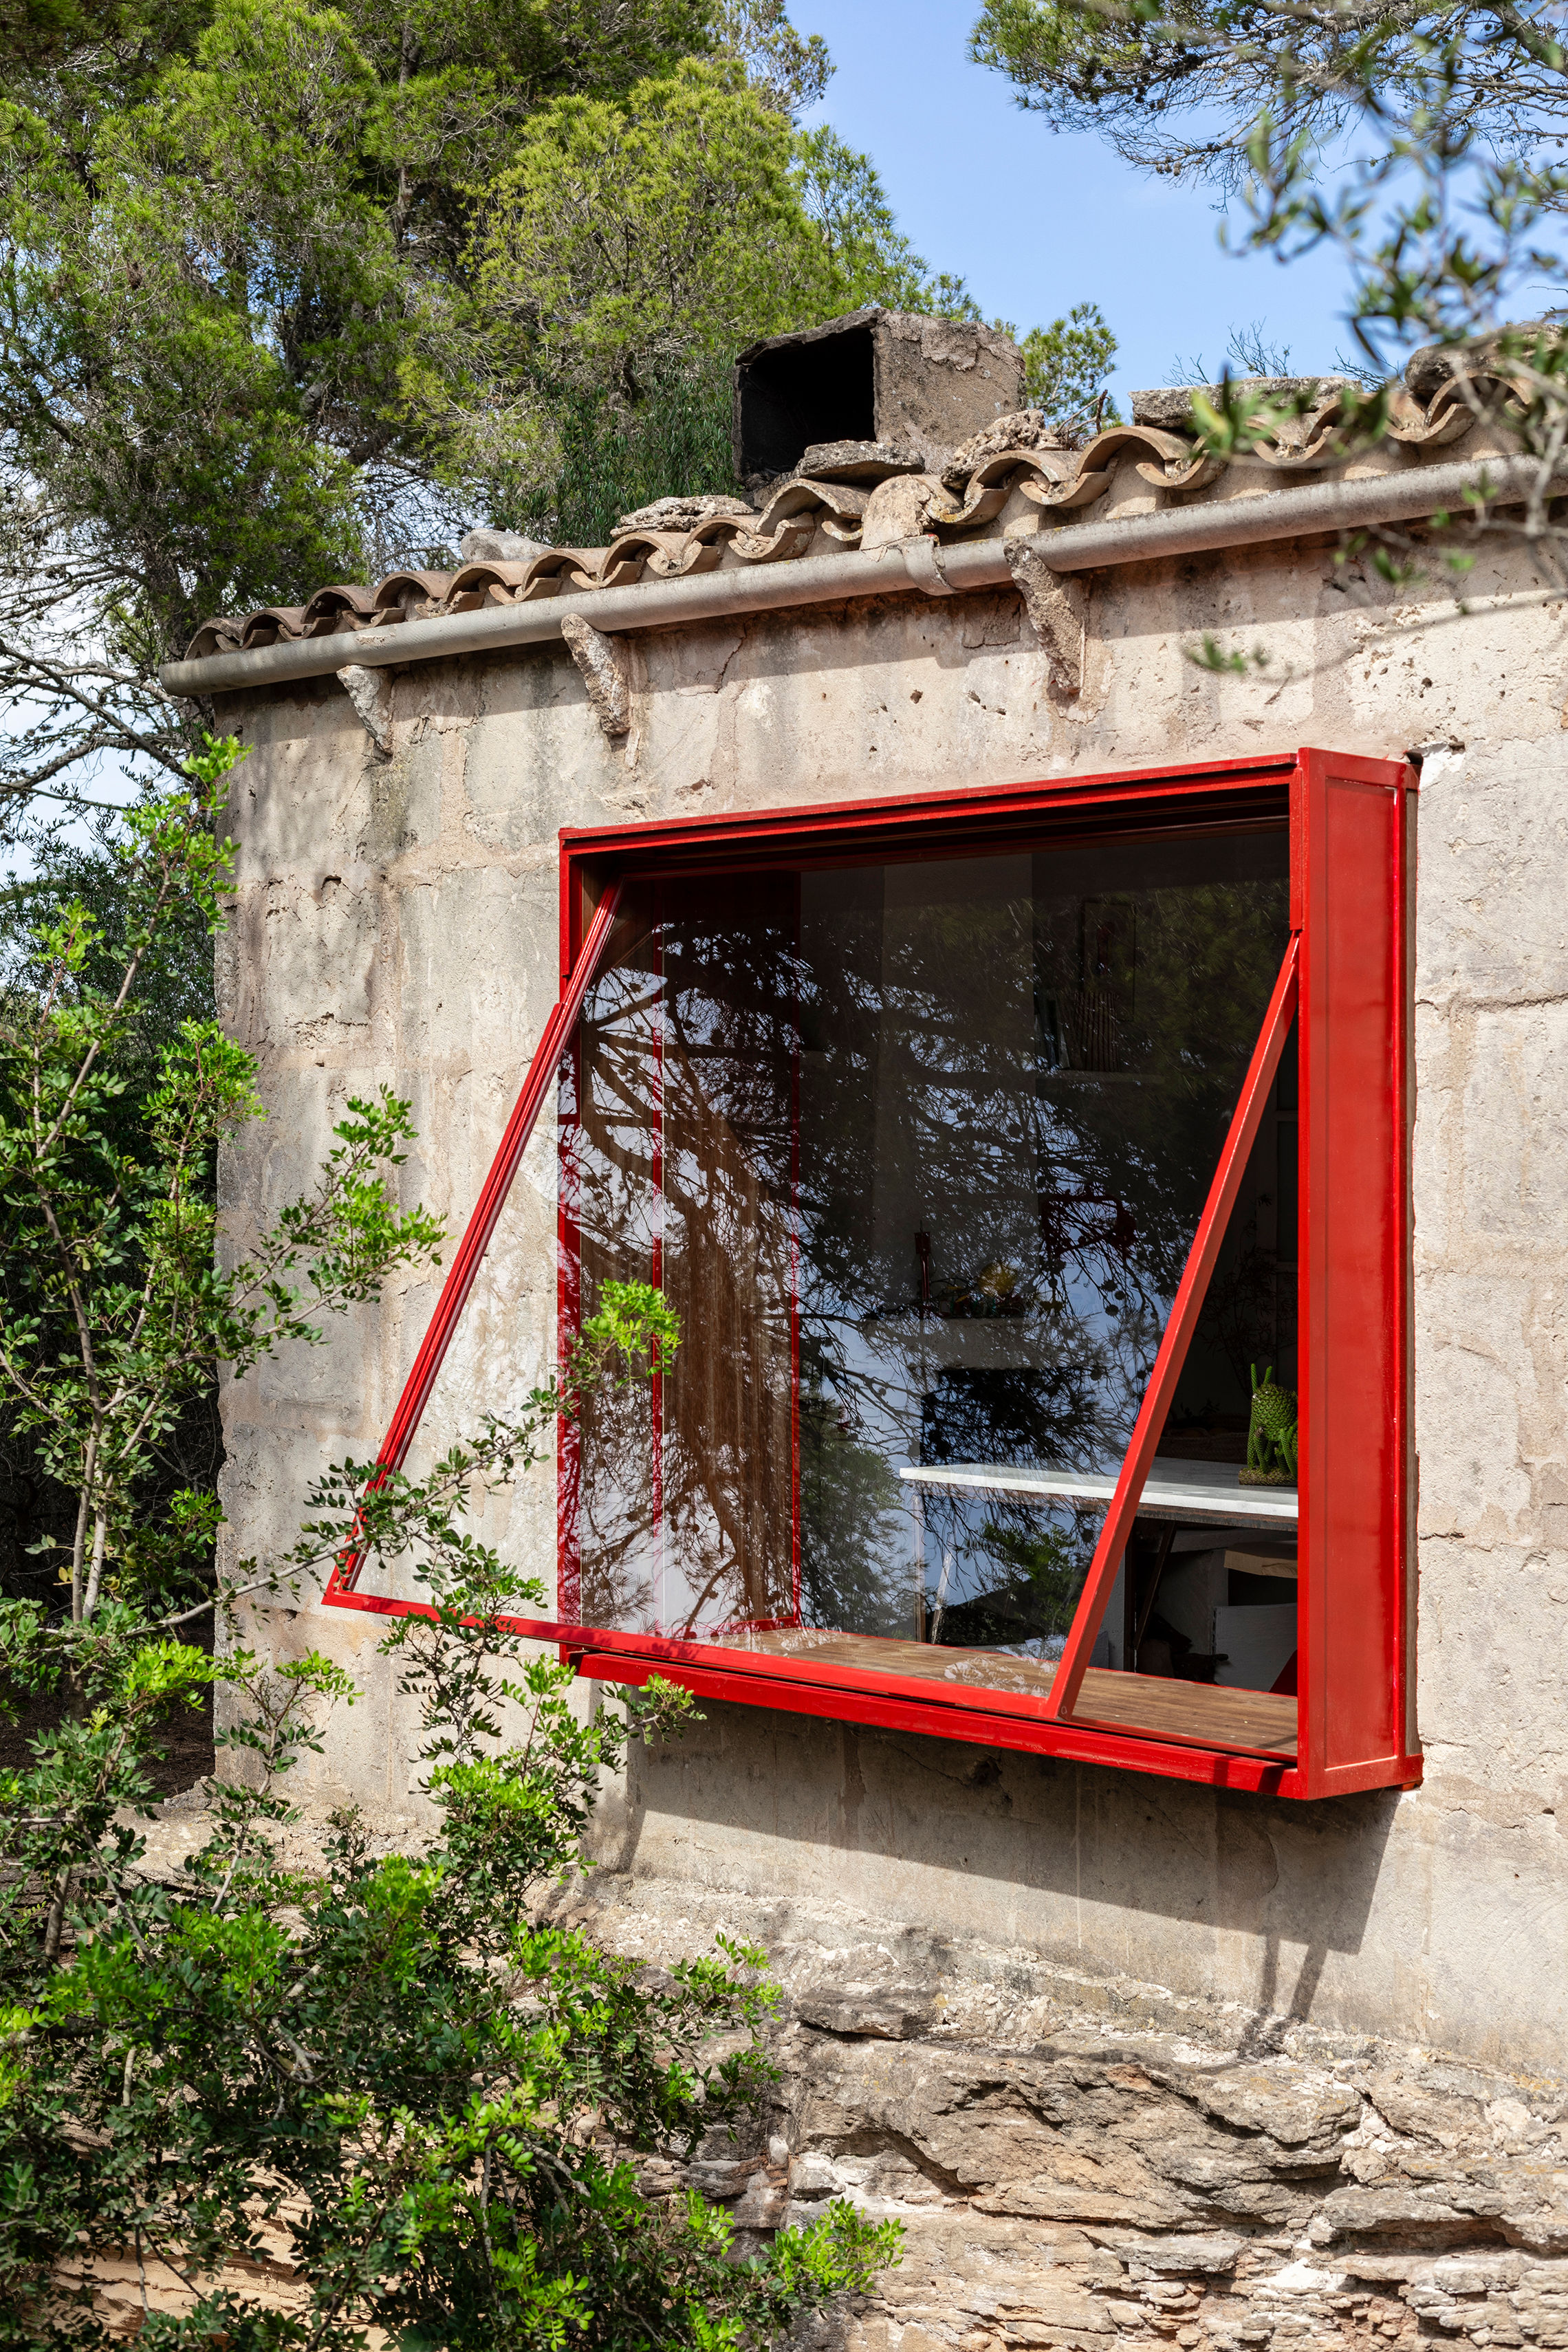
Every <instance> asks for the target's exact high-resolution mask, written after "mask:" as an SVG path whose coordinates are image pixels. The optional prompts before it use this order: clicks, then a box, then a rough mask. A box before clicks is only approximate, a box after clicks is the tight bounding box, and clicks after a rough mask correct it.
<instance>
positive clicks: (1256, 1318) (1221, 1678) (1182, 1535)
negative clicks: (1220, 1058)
mask: <svg viewBox="0 0 1568 2352" xmlns="http://www.w3.org/2000/svg"><path fill="white" fill-rule="evenodd" d="M1296 1069H1297V1060H1296V1034H1295V1031H1294V1029H1292V1031H1291V1033H1290V1035H1289V1038H1288V1039H1287V1041H1286V1045H1285V1049H1284V1053H1283V1055H1282V1056H1281V1059H1280V1064H1279V1071H1278V1073H1277V1076H1276V1077H1275V1080H1274V1083H1273V1085H1272V1087H1271V1088H1270V1090H1269V1094H1268V1102H1267V1105H1266V1107H1265V1109H1264V1112H1263V1117H1262V1121H1261V1124H1260V1126H1259V1129H1258V1135H1257V1138H1256V1140H1255V1142H1254V1144H1253V1147H1252V1150H1251V1152H1250V1153H1249V1155H1248V1158H1247V1167H1246V1170H1245V1171H1244V1174H1243V1177H1242V1181H1241V1185H1240V1189H1239V1191H1238V1192H1237V1200H1236V1204H1235V1206H1234V1208H1233V1210H1232V1212H1231V1215H1230V1219H1229V1222H1228V1223H1227V1226H1226V1234H1225V1238H1224V1241H1223V1243H1222V1244H1221V1247H1220V1251H1219V1255H1218V1258H1217V1260H1216V1263H1215V1268H1214V1272H1213V1274H1212V1276H1210V1279H1209V1284H1208V1288H1207V1291H1206V1293H1205V1298H1204V1302H1203V1307H1202V1311H1201V1313H1200V1315H1199V1317H1198V1319H1197V1324H1196V1328H1195V1329H1194V1334H1193V1339H1192V1342H1191V1345H1190V1347H1189V1349H1188V1350H1187V1354H1186V1357H1185V1360H1184V1363H1183V1366H1182V1370H1181V1375H1180V1378H1179V1381H1178V1382H1177V1387H1176V1393H1175V1396H1174V1399H1173V1403H1172V1406H1171V1409H1170V1412H1168V1413H1167V1415H1166V1418H1165V1423H1164V1426H1163V1430H1162V1432H1161V1433H1160V1436H1159V1439H1158V1441H1157V1446H1156V1453H1155V1461H1154V1468H1153V1471H1152V1475H1151V1476H1150V1479H1149V1481H1148V1484H1147V1485H1146V1486H1145V1488H1144V1490H1143V1495H1142V1502H1141V1508H1140V1512H1139V1516H1138V1518H1137V1520H1136V1522H1135V1525H1134V1528H1133V1534H1132V1539H1131V1543H1130V1544H1129V1546H1128V1549H1127V1555H1126V1559H1125V1561H1124V1565H1123V1572H1122V1574H1121V1579H1120V1581H1119V1585H1118V1588H1117V1591H1115V1592H1114V1593H1113V1595H1112V1598H1111V1604H1110V1608H1109V1610H1108V1612H1107V1614H1106V1618H1105V1621H1104V1640H1103V1644H1102V1658H1103V1663H1104V1664H1107V1665H1109V1666H1110V1667H1112V1668H1118V1669H1121V1686H1120V1687H1112V1677H1111V1676H1110V1675H1106V1674H1103V1673H1101V1674H1100V1675H1096V1676H1094V1677H1091V1678H1088V1679H1087V1680H1086V1686H1085V1690H1084V1693H1083V1696H1082V1697H1081V1698H1080V1700H1079V1704H1078V1706H1077V1707H1076V1708H1075V1709H1074V1717H1075V1720H1078V1721H1092V1720H1096V1719H1100V1720H1107V1721H1113V1722H1117V1723H1121V1724H1126V1725H1136V1726H1139V1727H1142V1728H1146V1729H1156V1730H1166V1731H1170V1732H1174V1733H1176V1734H1177V1735H1178V1736H1182V1737H1193V1736H1196V1735H1195V1733H1194V1730H1193V1728H1192V1727H1193V1726H1194V1725H1197V1726H1199V1727H1203V1728H1204V1729H1205V1731H1206V1732H1207V1733H1208V1734H1210V1735H1211V1736H1213V1737H1214V1738H1215V1739H1216V1740H1217V1741H1218V1742H1219V1744H1222V1745H1237V1746H1247V1747H1254V1748H1256V1747H1262V1748H1270V1749H1275V1750H1279V1751H1281V1752H1289V1751H1291V1750H1292V1749H1293V1747H1294V1742H1295V1734H1296V1722H1295V1704H1294V1702H1295V1692H1296V1647H1297V1622H1296V1534H1297V1485H1296V1475H1295V1471H1296V1449H1295V1404H1296V1398H1295V1390H1296V1279H1297V1234H1296V1199H1297V1188H1296ZM1145 1681H1152V1684H1153V1685H1155V1687H1153V1688H1145V1687H1142V1686H1141V1685H1143V1683H1144V1682H1145ZM1171 1685H1181V1686H1183V1687H1182V1688H1181V1689H1173V1688H1172V1687H1171ZM1205 1689H1206V1690H1209V1691H1213V1692H1215V1693H1216V1694H1217V1693H1235V1694H1237V1696H1236V1697H1235V1698H1228V1697H1227V1698H1224V1699H1216V1700H1215V1703H1213V1704H1212V1705H1209V1706H1201V1705H1198V1704H1196V1694H1197V1693H1198V1692H1199V1691H1202V1690H1205ZM1243 1694H1246V1695H1247V1696H1242V1695H1243Z"/></svg>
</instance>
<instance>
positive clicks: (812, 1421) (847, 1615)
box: [800, 1361, 914, 1638]
mask: <svg viewBox="0 0 1568 2352" xmlns="http://www.w3.org/2000/svg"><path fill="white" fill-rule="evenodd" d="M800 1572H801V1614H802V1618H803V1621H804V1622H805V1623H806V1624H807V1625H820V1626H827V1627H835V1626H852V1627H854V1629H855V1630H856V1631H857V1632H858V1633H881V1634H886V1635H889V1636H904V1637H906V1638H907V1637H908V1635H909V1634H910V1632H911V1631H912V1630H913V1627H912V1619H913V1614H914V1610H913V1602H914V1593H913V1590H912V1587H911V1584H910V1563H909V1528H908V1521H907V1517H906V1513H905V1509H904V1504H903V1498H902V1497H901V1496H900V1493H899V1481H898V1477H897V1475H896V1474H895V1473H894V1471H893V1470H892V1468H891V1467H890V1465H889V1463H888V1461H887V1459H886V1457H885V1456H884V1454H882V1453H881V1452H880V1451H879V1449H878V1448H877V1447H876V1446H875V1445H871V1444H867V1442H866V1439H865V1434H864V1432H863V1431H862V1430H861V1429H859V1428H858V1427H857V1425H856V1423H854V1421H853V1420H852V1419H851V1417H850V1413H849V1411H848V1409H847V1407H846V1405H845V1404H844V1403H843V1402H841V1401H840V1400H839V1398H838V1397H837V1395H836V1394H835V1393H834V1391H833V1390H832V1389H831V1388H830V1387H828V1386H825V1385H824V1382H823V1379H822V1370H821V1364H820V1361H818V1362H817V1363H816V1365H812V1364H811V1363H810V1362H809V1361H803V1364H802V1373H801V1399H800Z"/></svg>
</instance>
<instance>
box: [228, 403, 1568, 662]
mask: <svg viewBox="0 0 1568 2352" xmlns="http://www.w3.org/2000/svg"><path fill="white" fill-rule="evenodd" d="M1481 381H1482V380H1481V379H1479V378H1473V379H1470V380H1469V388H1468V390H1467V384H1466V383H1465V382H1463V381H1461V380H1460V379H1459V378H1458V377H1456V376H1449V377H1447V378H1446V379H1444V380H1443V381H1442V382H1440V383H1438V384H1437V386H1436V391H1435V392H1434V393H1433V395H1432V397H1431V398H1430V399H1429V400H1427V401H1425V402H1423V401H1421V400H1419V399H1417V398H1416V396H1415V394H1414V393H1412V392H1411V391H1410V390H1408V389H1407V388H1406V387H1404V386H1401V387H1400V388H1399V389H1398V390H1397V391H1396V392H1395V393H1394V396H1393V402H1392V408H1391V414H1390V421H1389V425H1388V428H1387V436H1386V437H1387V440H1388V441H1389V442H1390V443H1392V444H1393V445H1394V449H1393V450H1391V452H1390V454H1391V455H1394V454H1395V452H1398V451H1403V450H1405V449H1410V450H1415V449H1426V448H1436V447H1437V446H1442V445H1445V444H1447V443H1448V442H1451V441H1456V440H1458V439H1459V438H1460V437H1461V436H1463V435H1464V434H1465V433H1467V432H1468V431H1469V430H1470V429H1471V427H1472V425H1474V424H1475V422H1476V415H1475V410H1474V408H1473V407H1472V406H1471V405H1470V401H1471V399H1472V398H1473V397H1474V394H1475V391H1476V390H1478V389H1480V388H1481ZM1485 383H1486V384H1488V385H1489V386H1490V387H1491V389H1492V392H1493V394H1494V397H1495V395H1496V394H1497V393H1499V392H1500V393H1501V394H1503V396H1504V397H1505V398H1506V397H1510V396H1511V397H1520V396H1522V393H1521V388H1520V387H1517V386H1514V385H1513V384H1512V383H1511V381H1510V379H1509V378H1508V377H1507V376H1505V375H1502V374H1498V375H1496V376H1489V377H1488V378H1486V379H1485ZM1309 384H1310V387H1311V388H1312V391H1313V393H1314V394H1315V396H1314V397H1312V399H1311V402H1310V405H1309V407H1308V408H1307V410H1306V412H1305V413H1304V414H1303V415H1300V416H1299V417H1291V418H1289V419H1288V420H1287V421H1286V423H1285V424H1284V425H1282V426H1281V428H1280V430H1279V434H1278V436H1277V438H1276V440H1275V441H1274V443H1273V444H1272V445H1271V446H1268V447H1265V448H1261V449H1258V450H1255V451H1253V452H1252V453H1251V462H1253V463H1261V464H1262V465H1263V466H1265V467H1269V468H1271V469H1273V470H1274V471H1275V472H1277V473H1278V474H1279V475H1280V476H1281V477H1282V478H1289V477H1290V476H1292V475H1295V474H1299V473H1300V472H1302V471H1305V470H1309V469H1310V468H1312V467H1322V466H1325V465H1329V464H1332V463H1335V462H1336V461H1337V460H1338V459H1339V458H1340V457H1342V456H1343V455H1344V454H1346V453H1345V451H1344V448H1343V447H1342V445H1341V444H1339V443H1338V442H1337V441H1336V437H1335V436H1336V435H1337V434H1338V432H1339V430H1340V428H1341V426H1342V424H1343V422H1344V413H1345V404H1346V398H1347V394H1350V393H1351V392H1352V391H1353V390H1354V387H1353V386H1351V385H1349V384H1348V383H1346V382H1345V381H1344V380H1343V379H1329V378H1316V379H1308V380H1304V388H1305V386H1306V385H1309ZM1183 398H1184V395H1183V394H1181V393H1172V394H1135V395H1134V404H1135V410H1136V406H1137V404H1140V403H1142V404H1148V405H1149V406H1150V407H1152V408H1154V409H1155V410H1157V413H1158V414H1159V415H1160V417H1161V419H1162V422H1160V423H1158V424H1156V423H1153V422H1140V421H1135V422H1134V423H1133V424H1131V425H1112V426H1110V428H1109V429H1108V430H1107V431H1105V432H1102V433H1097V434H1096V435H1095V436H1093V438H1092V439H1091V440H1089V442H1088V443H1087V444H1086V445H1085V446H1084V447H1082V448H1080V449H1069V448H1067V447H1064V446H1061V445H1060V441H1059V436H1057V435H1056V434H1055V431H1054V428H1052V427H1051V426H1050V425H1049V423H1048V420H1047V419H1046V418H1045V417H1044V416H1043V415H1042V414H1041V413H1040V412H1039V411H1038V410H1035V409H1026V410H1023V411H1020V412H1019V414H1018V415H1016V416H1008V417H1002V418H999V419H998V421H997V422H996V424H995V425H990V426H987V428H986V430H985V432H984V434H980V435H977V436H975V438H974V440H973V441H972V442H968V443H966V444H965V445H964V446H963V449H962V450H957V451H954V453H953V457H952V459H951V460H950V461H949V462H948V463H947V464H946V465H945V466H944V467H943V468H942V472H941V474H940V475H937V474H926V475H911V474H909V473H908V472H898V473H890V475H889V480H888V481H887V482H885V483H878V484H875V485H872V486H870V487H867V486H865V485H862V484H860V483H848V482H843V481H824V480H820V479H817V478H815V477H813V476H811V475H807V474H796V475H793V476H791V477H790V478H788V479H787V480H784V481H782V482H777V483H775V484H774V485H773V487H772V488H771V489H770V490H769V491H768V492H767V495H766V497H765V499H764V501H763V505H762V506H761V508H760V509H752V508H748V507H747V506H746V505H745V504H744V502H743V501H742V500H741V499H721V498H718V497H714V498H711V499H660V500H658V502H657V503H656V504H655V505H654V506H653V507H649V508H645V509H641V510H640V512H639V513H638V514H637V515H627V516H625V517H623V518H622V527H621V528H620V529H619V530H617V532H616V537H615V538H614V539H613V540H612V541H611V542H610V544H609V546H608V547H552V548H546V549H543V550H542V551H541V552H539V553H538V554H536V555H533V556H531V557H530V558H529V559H528V560H527V561H526V562H506V561H499V560H497V561H491V560H488V559H487V560H485V561H481V562H471V563H466V564H464V565H463V566H462V568H461V569H460V570H459V571H458V572H421V571H406V572H392V573H390V574H389V576H388V577H387V578H386V579H384V580H383V581H381V582H379V583H377V585H376V586H375V587H374V588H369V587H363V586H359V585H355V584H353V583H349V584H346V585H338V586H335V587H331V588H321V589H319V590H318V591H317V593H316V594H315V595H314V596H312V597H311V599H310V603H309V604H305V605H271V606H268V608H267V609H266V610H265V611H262V612H259V613H252V614H248V615H247V616H246V617H245V618H243V619H230V618H218V619H215V620H211V621H207V622H205V623H204V624H203V625H202V627H201V628H200V629H198V630H197V632H196V634H195V637H194V638H193V639H192V641H191V644H190V646H189V649H188V652H187V656H186V658H187V659H188V660H199V659H200V658H201V657H202V656H204V655H207V654H216V653H229V652H233V651H235V650H236V649H237V648H245V649H248V648H249V647H251V646H265V645H273V644H276V643H277V642H278V641H279V639H281V638H288V637H296V636H300V635H311V636H315V635H332V634H335V633H336V632H338V631H340V630H348V629H356V628H361V627H363V626H365V625H368V624H372V623H374V624H376V625H384V624H386V623H387V622H398V621H405V620H414V619H419V620H424V619H427V618H432V617H434V616H435V615H437V614H444V613H451V612H471V611H474V610H476V609H478V608H479V607H482V606H489V605H495V604H532V603H535V602H536V601H538V600H540V599H542V598H546V597H552V596H582V595H589V596H591V595H593V594H594V593H596V592H597V591H599V590H601V589H605V588H622V587H626V586H629V585H630V584H631V583H634V582H636V581H638V580H642V579H645V578H646V579H658V580H668V579H679V578H684V577H687V576H689V574H692V573H695V572H709V571H713V570H716V569H718V568H720V567H721V566H722V567H726V568H733V567H735V566H737V565H748V564H762V563H781V562H793V561H795V559H797V558H799V557H801V556H803V555H805V553H806V551H807V550H808V549H810V548H811V547H812V546H813V544H814V543H816V545H817V547H818V550H819V551H823V552H830V551H832V550H833V549H835V548H845V549H851V548H856V547H858V546H860V545H861V543H862V539H863V537H864V538H866V539H867V540H868V541H869V542H870V543H871V544H878V543H880V540H883V539H885V538H886V536H887V533H888V527H889V525H891V527H892V528H893V529H894V530H898V529H900V528H902V529H905V530H907V529H908V528H909V526H908V525H907V524H902V525H900V524H899V523H897V522H895V521H894V520H893V518H892V517H891V516H890V515H888V514H887V513H886V510H885V509H883V512H884V527H883V530H882V532H881V534H880V536H879V534H878V533H876V532H875V531H873V530H868V509H871V510H872V517H873V519H874V517H875V514H876V512H877V511H878V509H876V507H875V506H874V501H876V500H878V499H879V494H880V493H882V492H884V491H886V492H888V493H889V495H896V497H897V498H898V499H899V501H900V515H902V514H903V513H904V512H905V510H906V507H907V508H908V510H909V511H910V512H918V513H919V514H920V515H921V517H922V520H921V521H920V522H919V523H918V524H917V525H916V528H917V529H919V530H925V531H927V532H929V533H931V534H932V535H934V537H935V538H936V539H937V540H938V541H952V540H954V539H959V538H962V537H963V536H965V535H968V536H974V535H978V534H981V533H983V532H984V530H986V529H987V527H988V526H990V525H992V524H994V522H995V521H996V520H997V518H998V516H1000V515H1001V513H1002V511H1003V509H1004V508H1005V506H1006V505H1007V504H1008V502H1009V501H1010V500H1014V499H1021V500H1022V501H1023V508H1022V509H1021V510H1020V509H1016V513H1017V512H1022V513H1026V510H1027V508H1028V507H1031V506H1032V507H1036V508H1037V509H1039V510H1040V514H1041V517H1042V519H1044V518H1046V517H1051V518H1058V519H1060V520H1063V521H1066V520H1068V518H1069V517H1077V516H1078V515H1079V514H1080V513H1083V512H1084V511H1085V510H1086V509H1089V508H1090V507H1092V506H1093V505H1094V504H1095V503H1096V501H1097V500H1098V499H1101V498H1103V497H1104V495H1105V493H1106V491H1107V490H1108V489H1109V488H1110V483H1111V479H1112V477H1113V475H1114V474H1115V472H1116V470H1117V468H1118V467H1120V466H1121V465H1123V464H1125V463H1127V462H1129V461H1131V463H1132V464H1133V466H1134V467H1135V468H1136V471H1137V472H1138V474H1139V475H1140V476H1141V477H1142V479H1143V480H1144V481H1146V482H1148V483H1150V484H1151V485H1152V487H1153V488H1156V489H1158V490H1162V491H1165V492H1178V493H1179V492H1190V491H1194V490H1201V489H1203V488H1206V487H1207V486H1208V485H1209V484H1211V483H1212V482H1214V481H1215V480H1216V479H1217V478H1218V477H1219V476H1220V475H1221V474H1222V473H1223V472H1224V470H1225V464H1224V461H1222V460H1219V459H1216V458H1214V457H1209V456H1207V455H1206V454H1205V452H1204V451H1203V450H1201V449H1200V448H1199V447H1198V446H1196V444H1195V443H1194V441H1193V440H1192V439H1191V438H1190V437H1189V436H1186V435H1184V434H1182V433H1179V432H1176V431H1174V430H1172V429H1168V427H1167V425H1166V423H1165V422H1164V421H1163V420H1164V419H1165V418H1167V417H1169V418H1171V419H1172V420H1173V421H1179V420H1181V419H1183V418H1184V416H1185V415H1186V411H1185V410H1184V407H1183ZM1395 462H1396V463H1397V462H1398V457H1395ZM910 502H912V504H911V503H910ZM627 525H630V526H632V527H631V528H629V529H628V528H626V526H627ZM1012 527H1014V528H1016V527H1017V525H1016V524H1015V525H1014V526H1012ZM1024 527H1025V528H1029V527H1031V526H1028V525H1027V524H1025V526H1024ZM522 544H526V542H522Z"/></svg>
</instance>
